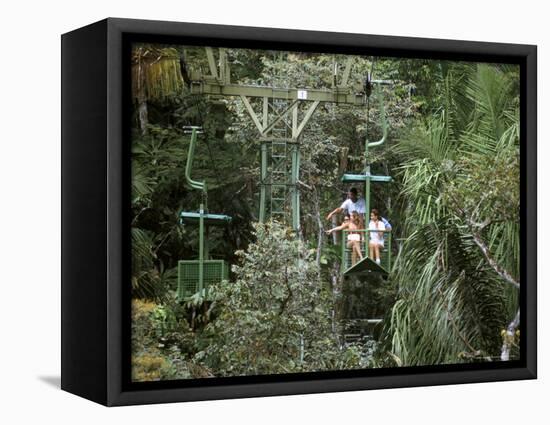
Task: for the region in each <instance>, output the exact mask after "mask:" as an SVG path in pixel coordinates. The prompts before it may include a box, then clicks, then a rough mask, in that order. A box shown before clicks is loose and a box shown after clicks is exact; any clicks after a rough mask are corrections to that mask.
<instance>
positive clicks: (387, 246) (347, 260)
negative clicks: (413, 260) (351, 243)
mask: <svg viewBox="0 0 550 425" xmlns="http://www.w3.org/2000/svg"><path fill="white" fill-rule="evenodd" d="M371 232H382V233H384V246H383V247H381V248H380V266H382V267H383V268H384V269H385V270H386V271H387V272H389V271H390V269H391V243H392V234H391V230H369V229H361V230H343V231H342V270H343V271H344V272H345V271H346V270H348V269H349V268H350V267H351V266H353V265H354V264H352V248H348V235H349V234H359V235H360V238H361V240H360V241H359V245H360V247H361V254H362V255H363V258H364V257H368V255H369V239H370V233H371ZM372 260H373V261H374V260H375V259H374V258H372ZM358 261H360V259H359V258H357V261H356V262H358Z"/></svg>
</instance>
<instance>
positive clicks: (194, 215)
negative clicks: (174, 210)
mask: <svg viewBox="0 0 550 425" xmlns="http://www.w3.org/2000/svg"><path fill="white" fill-rule="evenodd" d="M200 216H201V215H200V213H198V212H189V211H182V212H181V213H180V222H181V224H194V225H198V224H199V219H200ZM202 216H203V219H204V224H205V225H207V226H224V225H226V224H228V223H230V222H231V220H232V218H231V217H230V216H228V215H223V214H208V213H206V214H203V215H202Z"/></svg>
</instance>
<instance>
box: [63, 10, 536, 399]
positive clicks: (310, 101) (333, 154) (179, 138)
mask: <svg viewBox="0 0 550 425" xmlns="http://www.w3.org/2000/svg"><path fill="white" fill-rule="evenodd" d="M536 260H537V254H536V47H535V46H527V45H517V44H499V43H483V42H465V41H450V40H434V39H421V38H401V37H387V36H372V35H360V34H346V33H325V32H311V31H296V30H283V29H267V28H249V27H232V26H218V25H204V24H191V23H176V22H155V21H140V20H127V19H111V18H110V19H106V20H104V21H101V22H98V23H95V24H92V25H90V26H87V27H84V28H81V29H78V30H75V31H73V32H70V33H68V34H64V35H63V37H62V388H63V389H65V390H67V391H69V392H72V393H75V394H78V395H80V396H83V397H86V398H89V399H91V400H94V401H96V402H99V403H103V404H106V405H125V404H139V403H158V402H173V401H190V400H204V399H218V398H236V397H254V396H268V395H280V394H299V393H312V392H327V391H346V390H360V389H375V388H388V387H403V386H419V385H439V384H454V383H467V382H482V381H499V380H515V379H533V378H535V377H536Z"/></svg>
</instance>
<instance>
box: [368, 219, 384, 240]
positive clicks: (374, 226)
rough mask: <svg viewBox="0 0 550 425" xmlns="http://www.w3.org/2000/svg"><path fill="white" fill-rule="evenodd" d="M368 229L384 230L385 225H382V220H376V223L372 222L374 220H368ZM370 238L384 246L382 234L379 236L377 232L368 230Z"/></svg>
mask: <svg viewBox="0 0 550 425" xmlns="http://www.w3.org/2000/svg"><path fill="white" fill-rule="evenodd" d="M369 230H386V226H384V223H382V220H378V223H376V224H375V223H374V221H372V220H371V221H369ZM369 236H370V240H371V242H376V243H378V244H379V245H382V246H384V234H383V233H382V236H380V233H378V232H369Z"/></svg>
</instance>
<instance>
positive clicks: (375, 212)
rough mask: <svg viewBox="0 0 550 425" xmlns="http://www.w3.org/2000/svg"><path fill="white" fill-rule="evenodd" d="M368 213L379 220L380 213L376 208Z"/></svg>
mask: <svg viewBox="0 0 550 425" xmlns="http://www.w3.org/2000/svg"><path fill="white" fill-rule="evenodd" d="M370 212H371V214H374V215H375V216H376V217H377V218H380V213H379V212H378V210H377V209H376V208H373V209H372V210H370Z"/></svg>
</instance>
